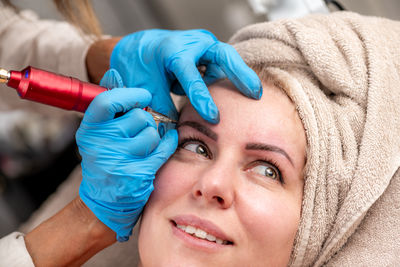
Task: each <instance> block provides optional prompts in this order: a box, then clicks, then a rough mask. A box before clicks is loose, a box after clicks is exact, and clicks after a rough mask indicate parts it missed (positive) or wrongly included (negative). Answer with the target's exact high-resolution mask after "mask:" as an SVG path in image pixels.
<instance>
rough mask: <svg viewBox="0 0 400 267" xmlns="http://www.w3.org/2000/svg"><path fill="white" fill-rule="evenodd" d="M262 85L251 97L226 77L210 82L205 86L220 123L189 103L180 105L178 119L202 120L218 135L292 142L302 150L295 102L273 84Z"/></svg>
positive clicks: (302, 133) (241, 139) (301, 137)
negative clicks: (211, 121) (212, 121)
mask: <svg viewBox="0 0 400 267" xmlns="http://www.w3.org/2000/svg"><path fill="white" fill-rule="evenodd" d="M263 87H264V92H263V96H262V98H261V99H260V100H254V99H250V98H247V97H245V96H243V95H242V94H241V93H240V92H239V91H238V90H237V89H236V88H235V87H234V86H233V84H232V83H230V82H229V81H223V82H219V83H216V84H214V85H211V86H210V87H209V89H210V93H211V96H212V97H213V99H214V102H215V104H216V105H217V107H218V110H219V112H220V123H219V124H216V125H212V124H209V123H207V122H206V121H204V120H203V119H202V118H201V117H200V116H199V115H198V114H197V113H196V112H195V111H194V109H193V108H192V107H191V105H190V104H187V105H186V106H185V107H184V108H183V110H182V113H181V118H180V121H181V122H183V121H187V120H195V121H197V122H200V123H203V124H205V125H208V127H210V129H213V130H214V131H215V132H216V133H218V134H219V135H220V136H221V138H224V137H225V138H231V139H232V141H233V140H235V141H237V142H261V141H265V140H272V141H273V142H276V143H279V144H280V145H284V146H288V147H292V146H294V148H293V149H295V150H299V152H300V153H301V152H302V150H304V151H305V134H304V129H303V126H302V123H301V120H300V118H299V116H298V114H297V111H296V109H295V105H294V104H293V103H292V101H291V100H290V99H289V97H288V96H287V95H286V94H285V93H284V92H282V90H281V89H279V88H277V87H275V86H274V85H272V84H270V83H268V84H263ZM299 137H300V138H299ZM303 139H304V140H303ZM303 141H304V142H303ZM297 146H298V148H296V147H297Z"/></svg>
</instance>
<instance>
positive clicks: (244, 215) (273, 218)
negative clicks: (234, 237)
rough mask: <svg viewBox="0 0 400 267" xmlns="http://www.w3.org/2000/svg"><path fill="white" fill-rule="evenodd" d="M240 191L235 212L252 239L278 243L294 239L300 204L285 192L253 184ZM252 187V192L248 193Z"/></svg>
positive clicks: (265, 242)
mask: <svg viewBox="0 0 400 267" xmlns="http://www.w3.org/2000/svg"><path fill="white" fill-rule="evenodd" d="M248 191H249V192H248V193H247V194H240V196H241V198H242V199H241V200H238V202H239V203H240V204H239V203H238V207H237V208H238V209H240V210H239V211H238V214H240V220H241V223H242V225H243V226H244V227H245V228H246V229H247V232H248V233H249V234H250V237H251V239H253V240H254V241H255V242H256V243H259V245H261V246H265V245H268V246H271V247H273V246H277V247H280V243H281V242H282V241H283V242H282V244H285V243H287V242H290V240H292V239H293V237H294V234H295V233H296V231H297V227H298V224H299V219H300V206H298V204H297V202H295V201H293V199H292V198H291V197H289V196H287V194H285V193H281V194H280V193H279V192H266V190H263V189H262V188H252V190H248ZM250 191H251V193H250Z"/></svg>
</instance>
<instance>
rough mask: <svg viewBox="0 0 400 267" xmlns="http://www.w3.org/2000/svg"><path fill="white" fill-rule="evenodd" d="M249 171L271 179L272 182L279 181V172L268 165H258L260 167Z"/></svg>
mask: <svg viewBox="0 0 400 267" xmlns="http://www.w3.org/2000/svg"><path fill="white" fill-rule="evenodd" d="M250 170H251V171H253V172H255V173H257V174H260V175H263V176H266V177H268V178H271V179H273V180H277V179H280V172H279V170H277V169H276V168H275V167H273V166H272V165H269V164H268V165H265V164H260V165H257V166H255V167H253V168H251V169H250Z"/></svg>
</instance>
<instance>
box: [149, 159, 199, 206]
mask: <svg viewBox="0 0 400 267" xmlns="http://www.w3.org/2000/svg"><path fill="white" fill-rule="evenodd" d="M189 171H190V169H189V168H187V166H185V164H182V163H180V162H177V161H175V160H173V159H172V158H171V159H170V160H169V161H168V162H167V163H165V164H164V166H163V167H162V168H161V169H160V170H159V171H158V172H157V175H156V179H155V180H154V191H153V193H152V194H151V196H152V198H154V200H156V199H162V201H166V200H168V199H175V197H176V196H178V195H181V194H183V193H184V192H186V191H187V190H185V189H186V188H187V185H188V184H189V183H190V180H191V177H192V176H191V175H190V173H189Z"/></svg>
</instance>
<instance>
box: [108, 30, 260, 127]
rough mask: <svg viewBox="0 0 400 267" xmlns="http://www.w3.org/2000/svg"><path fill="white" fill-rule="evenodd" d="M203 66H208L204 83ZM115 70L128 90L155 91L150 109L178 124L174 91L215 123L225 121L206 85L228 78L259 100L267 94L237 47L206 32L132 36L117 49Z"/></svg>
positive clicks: (150, 32)
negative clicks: (220, 119) (201, 67)
mask: <svg viewBox="0 0 400 267" xmlns="http://www.w3.org/2000/svg"><path fill="white" fill-rule="evenodd" d="M198 65H205V66H206V67H207V71H206V73H205V76H204V80H203V78H202V77H201V75H200V73H199V71H198V70H197V66H198ZM110 66H111V68H114V69H116V70H117V71H118V72H119V73H120V74H121V76H122V78H123V80H124V82H125V85H126V86H129V87H141V88H146V89H147V90H149V92H150V93H151V94H152V97H153V98H152V101H151V104H150V106H151V107H152V108H153V109H155V110H156V111H158V112H161V113H163V114H165V115H167V116H169V117H172V118H174V119H176V118H177V112H176V109H175V106H174V104H173V102H172V100H171V97H170V90H172V91H173V92H174V93H176V94H186V95H187V96H188V98H189V100H190V102H191V103H192V105H193V107H194V108H195V110H196V111H197V112H198V113H199V114H200V116H202V117H203V118H204V119H205V120H207V121H209V122H211V123H218V122H219V112H218V109H217V107H216V105H215V103H214V101H213V100H212V98H211V95H210V93H209V91H208V88H207V86H206V84H209V83H212V82H214V81H216V80H220V79H225V78H228V79H230V80H231V81H232V82H233V83H234V84H235V86H236V87H237V88H238V89H239V90H240V91H241V92H242V93H243V94H244V95H246V96H249V97H252V98H255V99H259V98H260V97H261V94H262V86H261V82H260V79H259V78H258V76H257V74H256V73H255V72H254V71H253V70H252V69H250V68H249V67H248V66H247V65H246V64H245V63H244V61H243V60H242V58H241V57H240V56H239V54H238V53H237V52H236V50H235V49H234V48H233V47H232V46H230V45H228V44H226V43H222V42H220V41H218V40H217V38H215V36H214V35H213V34H212V33H210V32H208V31H206V30H189V31H168V30H146V31H141V32H137V33H133V34H130V35H127V36H126V37H124V38H122V40H121V41H119V42H118V44H117V45H116V46H115V48H114V50H113V52H112V54H111V62H110ZM177 81H178V82H177Z"/></svg>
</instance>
